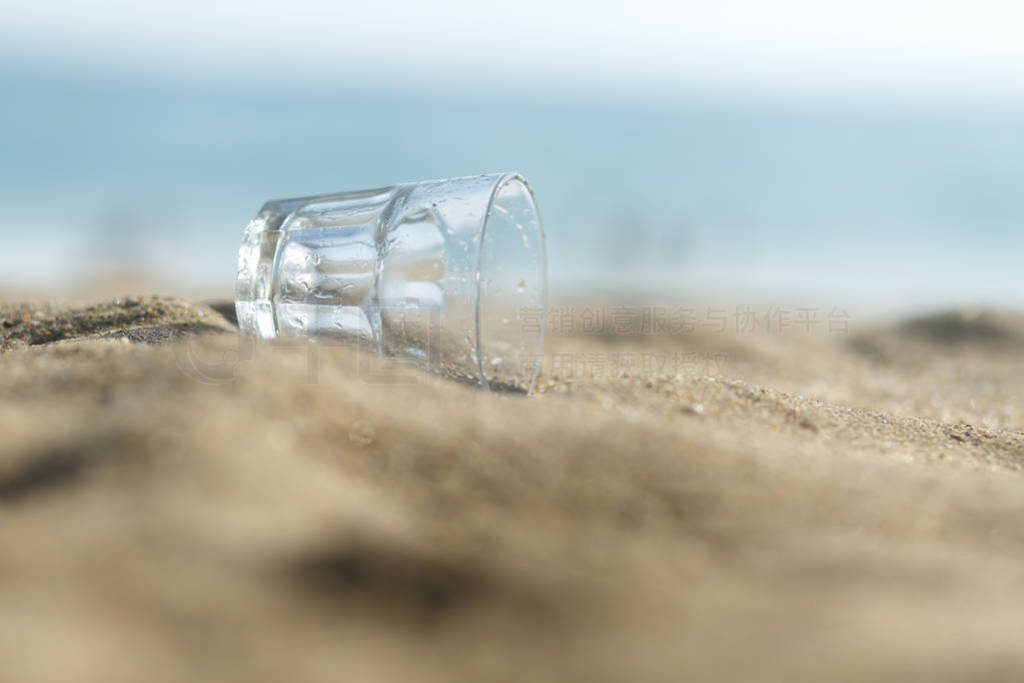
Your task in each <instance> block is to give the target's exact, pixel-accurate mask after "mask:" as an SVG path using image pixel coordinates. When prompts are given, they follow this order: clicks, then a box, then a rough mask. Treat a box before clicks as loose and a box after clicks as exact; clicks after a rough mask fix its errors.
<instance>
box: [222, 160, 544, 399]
mask: <svg viewBox="0 0 1024 683" xmlns="http://www.w3.org/2000/svg"><path fill="white" fill-rule="evenodd" d="M546 296H547V264H546V261H545V251H544V230H543V228H542V227H541V221H540V214H539V213H538V211H537V205H536V203H535V202H534V198H533V193H532V192H531V191H530V188H529V186H528V185H527V184H526V180H524V179H523V177H522V176H520V175H518V174H515V173H499V174H492V175H480V176H473V177H466V178H453V179H449V180H429V181H424V182H419V183H405V184H402V185H393V186H391V187H385V188H380V189H376V190H363V191H356V192H341V193H338V194H326V195H319V196H315V197H302V198H299V199H282V200H277V201H270V202H267V203H266V204H264V206H263V208H262V209H260V212H259V213H258V214H257V216H256V218H254V219H253V220H252V221H251V222H250V223H249V225H248V227H247V228H246V229H245V234H244V236H243V238H242V246H241V249H240V250H239V254H238V281H237V286H236V290H235V307H236V310H237V313H238V324H239V327H240V328H241V329H242V331H243V332H247V333H249V334H253V335H256V336H259V337H262V338H265V339H271V338H275V337H281V336H301V337H310V338H315V339H320V340H329V339H337V340H341V341H344V342H347V343H356V344H360V345H363V346H367V347H370V348H373V349H375V350H376V351H377V352H379V353H382V354H387V355H391V356H396V357H399V358H403V359H409V360H412V361H414V362H415V363H416V364H417V365H419V366H421V367H424V368H426V369H429V370H432V371H436V372H440V373H442V374H444V375H447V376H450V377H454V378H456V379H460V380H462V381H468V382H472V383H474V384H479V385H481V386H483V387H485V388H493V389H509V390H519V391H529V390H530V389H531V388H532V387H533V383H534V381H535V379H536V377H537V372H538V370H539V367H540V354H541V347H542V345H543V343H544V327H545V323H546V315H545V311H546Z"/></svg>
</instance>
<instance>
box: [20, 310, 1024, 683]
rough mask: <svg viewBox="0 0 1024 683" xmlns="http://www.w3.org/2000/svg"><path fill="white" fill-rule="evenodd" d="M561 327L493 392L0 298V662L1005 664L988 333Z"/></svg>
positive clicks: (955, 667) (769, 673)
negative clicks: (535, 361)
mask: <svg viewBox="0 0 1024 683" xmlns="http://www.w3.org/2000/svg"><path fill="white" fill-rule="evenodd" d="M223 310H227V311H229V310H230V307H227V308H226V309H223ZM573 316H574V317H573ZM570 319H571V321H572V322H571V323H570V322H569V320H570ZM584 323H585V321H584V320H582V319H580V318H579V313H578V311H574V312H573V314H572V316H569V317H567V318H566V319H564V320H561V321H560V327H559V329H556V330H555V331H556V332H561V333H556V334H553V335H552V336H551V337H550V339H549V343H548V347H547V350H546V356H547V358H546V361H545V368H546V370H545V375H544V376H542V378H541V380H540V383H539V388H538V392H537V394H536V395H534V396H530V397H525V396H521V395H508V394H505V395H499V394H485V393H483V392H480V391H478V390H475V389H472V388H469V387H464V386H459V385H456V384H452V383H449V382H446V381H444V380H441V379H438V378H434V377H429V376H425V375H420V374H418V373H416V372H414V371H411V370H408V369H396V367H395V366H393V365H391V364H389V363H388V362H383V363H382V362H377V361H372V360H371V359H368V358H366V357H364V356H358V355H357V354H356V353H354V352H353V351H351V350H348V349H344V348H326V349H320V350H318V352H317V355H316V356H315V357H314V356H311V355H310V351H309V349H308V348H304V347H300V346H274V347H265V346H264V347H260V348H258V349H253V348H252V347H250V346H249V345H247V344H245V343H243V342H240V341H239V338H238V336H237V334H236V333H235V331H234V328H233V326H232V325H231V323H230V321H229V320H227V319H225V318H224V317H222V316H221V315H220V314H219V313H218V312H217V311H215V310H213V309H211V308H208V307H206V306H199V305H193V304H188V303H186V302H182V301H178V300H173V299H157V298H124V299H118V300H116V301H113V302H112V301H110V300H107V301H105V302H99V303H98V304H97V305H95V306H92V307H82V306H79V307H75V306H70V305H56V304H52V303H46V302H27V303H20V304H19V303H8V304H4V305H0V340H2V341H0V347H2V349H0V434H2V437H0V438H2V440H0V577H2V581H0V604H2V605H3V608H2V609H0V662H2V664H0V678H2V679H3V680H11V681H36V680H54V681H89V680H95V681H105V682H109V681H138V680H146V681H165V680H166V681H184V680H197V679H198V680H247V681H275V682H277V681H283V680H311V681H313V680H324V681H328V680H330V681H335V680H358V681H378V680H379V681H403V682H404V681H414V680H415V681H418V680H428V681H429V680H436V681H452V680H465V681H481V680H530V681H542V680H552V681H555V680H586V681H623V680H629V681H632V680H645V681H661V680H664V681H678V680H685V679H687V678H699V679H702V680H722V681H741V680H757V681H822V680H828V681H845V680H867V679H872V680H877V679H882V678H885V679H905V678H914V679H925V677H927V680H932V681H958V680H965V681H966V680H979V679H985V680H1017V679H1019V676H1020V673H1021V672H1022V671H1024V648H1022V647H1021V645H1020V628H1019V624H1020V619H1021V617H1020V615H1021V614H1022V613H1024V561H1022V560H1024V523H1022V522H1021V520H1022V519H1024V478H1022V476H1021V468H1022V466H1024V433H1022V432H1021V431H1020V430H1021V429H1022V428H1024V413H1022V412H1021V407H1020V400H1019V399H1018V396H1017V388H1018V387H1019V386H1021V381H1022V379H1024V365H1022V360H1024V318H1021V317H1018V316H1014V315H1010V314H997V313H966V312H954V313H950V314H946V315H939V316H932V317H928V318H921V319H917V320H913V321H908V322H906V323H902V324H895V325H887V326H881V327H876V328H871V329H867V328H862V327H860V326H851V329H849V330H846V331H844V333H843V334H826V333H823V332H819V333H813V334H812V333H804V332H802V331H801V330H799V329H790V330H788V331H787V333H786V334H778V335H764V334H741V333H737V332H736V331H735V329H732V326H731V325H730V326H728V327H729V329H725V330H722V331H709V330H707V329H705V328H704V327H702V326H698V327H697V328H696V329H693V330H690V331H688V332H687V333H685V334H646V333H644V330H642V329H640V328H635V329H634V328H631V327H630V326H629V325H631V324H633V323H625V324H624V325H621V326H618V327H619V329H616V330H612V331H609V330H607V329H605V330H603V331H602V332H601V333H600V334H592V333H583V332H582V331H581V330H582V328H583V327H584ZM570 327H571V328H572V330H573V332H571V333H570V332H568V330H569V328H570ZM311 359H312V360H311ZM707 359H711V360H712V361H713V362H710V363H709V362H704V361H706V360H707ZM624 367H625V368H627V369H623V368H624Z"/></svg>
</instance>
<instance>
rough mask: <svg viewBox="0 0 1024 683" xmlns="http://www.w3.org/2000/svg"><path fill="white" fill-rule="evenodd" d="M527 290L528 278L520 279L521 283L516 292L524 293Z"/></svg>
mask: <svg viewBox="0 0 1024 683" xmlns="http://www.w3.org/2000/svg"><path fill="white" fill-rule="evenodd" d="M525 291H526V280H520V281H519V284H518V285H516V292H517V293H519V294H522V293H523V292H525Z"/></svg>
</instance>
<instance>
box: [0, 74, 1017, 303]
mask: <svg viewBox="0 0 1024 683" xmlns="http://www.w3.org/2000/svg"><path fill="white" fill-rule="evenodd" d="M0 102H2V104H3V106H2V107H0V202H2V206H3V217H2V218H0V237H2V245H3V246H2V248H0V287H4V286H11V285H17V286H18V287H19V288H21V289H25V288H27V287H32V286H36V285H39V286H43V285H46V286H50V287H51V288H52V287H53V286H54V285H59V284H60V283H67V282H71V281H74V280H75V279H77V278H81V277H87V276H90V275H95V274H96V273H101V272H111V271H117V270H124V269H130V270H135V271H144V272H150V273H155V274H157V275H158V276H160V277H162V278H163V279H165V280H168V281H171V282H180V283H183V284H187V285H188V286H189V287H190V288H193V289H194V288H203V289H207V290H209V291H210V292H212V293H215V294H220V295H225V296H229V295H230V292H231V288H232V286H233V278H234V269H235V254H236V250H237V245H238V241H239V237H240V234H241V230H242V228H243V227H244V226H245V224H246V222H247V221H248V219H249V218H250V217H251V216H252V215H253V214H254V213H255V212H256V211H257V209H258V208H259V207H260V205H261V204H262V202H263V201H264V200H266V199H270V198H278V197H287V196H294V195H305V194H314V193H321V192H329V191H337V190H345V189H364V188H371V187H376V186H382V185H388V184H392V183H395V182H402V181H409V180H421V179H429V178H443V177H452V176H459V175H469V174H476V173H482V172H492V171H503V170H516V171H520V172H522V173H523V174H524V175H525V176H526V178H527V179H528V180H529V181H530V183H531V185H532V186H533V188H534V191H535V193H536V195H537V198H538V201H539V204H540V207H541V211H542V214H543V217H544V222H545V228H546V231H547V237H548V262H549V269H550V276H551V285H552V289H553V291H554V293H556V294H557V293H563V294H566V293H577V292H591V293H606V292H616V291H623V288H627V289H629V290H631V291H641V292H644V293H666V294H673V295H676V296H685V295H687V294H688V293H692V292H697V291H699V292H702V293H703V292H725V293H727V294H730V295H735V294H739V295H743V294H744V293H749V294H750V296H751V297H759V298H760V297H764V296H772V295H778V296H799V297H804V298H807V297H818V298H819V299H821V301H820V303H821V304H822V305H826V304H827V305H831V304H832V303H849V305H852V306H856V305H869V304H871V303H872V302H877V303H878V304H882V305H887V306H910V305H918V306H919V305H946V304H953V303H958V304H959V303H992V304H1001V305H1007V304H1010V305H1013V304H1017V305H1020V304H1022V303H1024V274H1022V273H1021V269H1020V263H1021V257H1022V256H1024V118H1022V117H1021V116H1020V115H1019V114H1020V112H1016V113H1014V112H1002V113H1000V112H989V111H985V110H983V109H979V108H969V107H964V108H962V109H960V110H957V109H954V108H945V109H942V110H938V109H930V108H928V107H926V106H923V105H922V106H921V107H917V108H913V107H911V108H908V107H901V108H887V107H886V106H885V103H884V102H874V103H865V104H863V105H862V106H857V107H855V106H853V105H851V104H850V103H844V104H840V103H834V104H828V103H825V104H821V103H819V104H817V105H813V104H809V103H805V104H799V103H787V102H784V101H776V102H768V101H756V100H750V101H743V100H742V99H739V98H732V99H727V98H716V97H712V96H710V95H706V96H698V95H696V94H694V95H692V96H687V95H685V94H679V95H678V96H676V95H672V96H669V94H667V95H666V97H665V98H663V99H661V100H660V101H653V100H651V101H627V100H623V99H615V98H614V97H607V98H603V97H598V96H595V97H594V98H592V99H583V98H581V97H580V96H578V95H573V96H568V95H566V96H564V97H561V96H557V95H546V96H540V95H523V94H509V95H498V94H494V93H479V92H475V91H471V90H462V91H458V90H452V91H443V90H431V89H430V88H428V84H424V86H423V88H421V89H418V90H413V91H410V90H397V89H393V88H392V89H389V88H388V87H386V86H384V85H382V86H381V87H380V88H376V89H375V88H372V87H367V86H361V87H359V88H355V87H353V88H352V89H347V88H345V87H339V86H337V85H324V86H323V87H322V88H321V89H314V88H311V87H308V86H306V87H303V88H298V87H296V88H289V87H288V86H286V85H283V84H273V83H271V84H267V85H266V86H265V87H264V88H262V89H256V88H253V87H248V86H238V87H216V88H215V87H213V86H203V85H196V84H194V83H193V84H189V83H184V82H180V83H176V82H170V81H164V82H146V81H143V80H141V79H136V80H131V79H121V80H118V79H114V78H103V77H99V76H96V77H87V76H84V75H82V74H76V75H74V76H69V75H62V74H60V73H57V72H46V71H38V70H16V69H8V70H7V71H0ZM826 298H827V301H826Z"/></svg>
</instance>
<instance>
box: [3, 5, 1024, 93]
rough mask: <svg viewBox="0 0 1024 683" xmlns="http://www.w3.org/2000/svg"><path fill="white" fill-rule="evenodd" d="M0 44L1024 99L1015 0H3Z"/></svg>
mask: <svg viewBox="0 0 1024 683" xmlns="http://www.w3.org/2000/svg"><path fill="white" fill-rule="evenodd" d="M0 16H2V17H3V21H0V59H2V60H3V62H6V63H7V64H8V65H10V64H15V65H16V64H17V63H18V62H44V63H53V62H56V63H58V64H70V65H79V66H85V67H92V68H107V67H110V66H115V67H116V68H118V69H135V70H139V69H141V70H143V71H157V72H167V73H171V74H173V75H175V76H177V77H186V78H207V79H209V78H213V79H216V78H219V77H230V78H237V77H239V76H244V77H246V78H252V79H259V78H260V77H262V76H264V75H268V74H269V75H275V76H284V77H301V78H304V79H306V80H310V81H320V82H330V81H345V80H350V79H356V80H370V81H372V80H375V79H378V78H379V79H384V80H386V81H394V80H401V81H410V82H417V81H429V80H432V79H437V78H444V79H450V80H452V81H454V82H466V83H470V84H472V83H485V82H486V83H492V84H493V83H495V82H500V81H502V80H507V81H508V82H511V83H514V84H517V85H519V86H524V85H525V86H527V87H529V86H530V85H531V84H537V85H539V86H542V87H547V88H550V87H561V86H574V87H581V88H585V89H591V90H593V89H602V88H607V89H610V90H619V89H624V88H625V89H627V90H628V89H655V90H656V89H665V88H672V87H673V86H678V85H685V84H694V83H696V84H705V85H711V86H716V87H717V86H721V87H725V88H729V87H735V88H740V89H742V88H750V87H756V88H762V89H768V90H772V89H778V90H792V89H796V90H798V91H799V90H807V91H836V92H843V91H857V90H863V89H867V90H876V91H890V92H899V91H903V90H905V89H907V88H911V89H915V90H918V89H919V90H924V91H929V90H934V91H940V92H954V93H955V92H974V91H977V92H982V93H988V94H992V95H995V96H999V97H1001V96H1010V97H1013V98H1017V97H1024V2H1019V1H1017V2H1012V1H1000V0H973V1H971V2H950V1H948V0H902V1H901V0H859V1H857V2H829V1H827V0H781V1H777V2H757V1H756V0H708V1H707V2H686V1H681V2H656V1H653V0H631V1H628V2H623V1H607V0H593V1H587V2H562V3H559V2H556V1H553V0H517V1H516V2H494V1H492V0H426V1H423V2H410V1H408V0H368V1H365V2H329V1H327V0H289V1H288V2H269V1H267V0H224V1H221V2H216V1H214V0H175V1H174V2H164V1H146V0H73V1H71V0H64V1H61V0H26V1H24V2H13V3H12V2H11V1H10V0H0Z"/></svg>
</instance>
